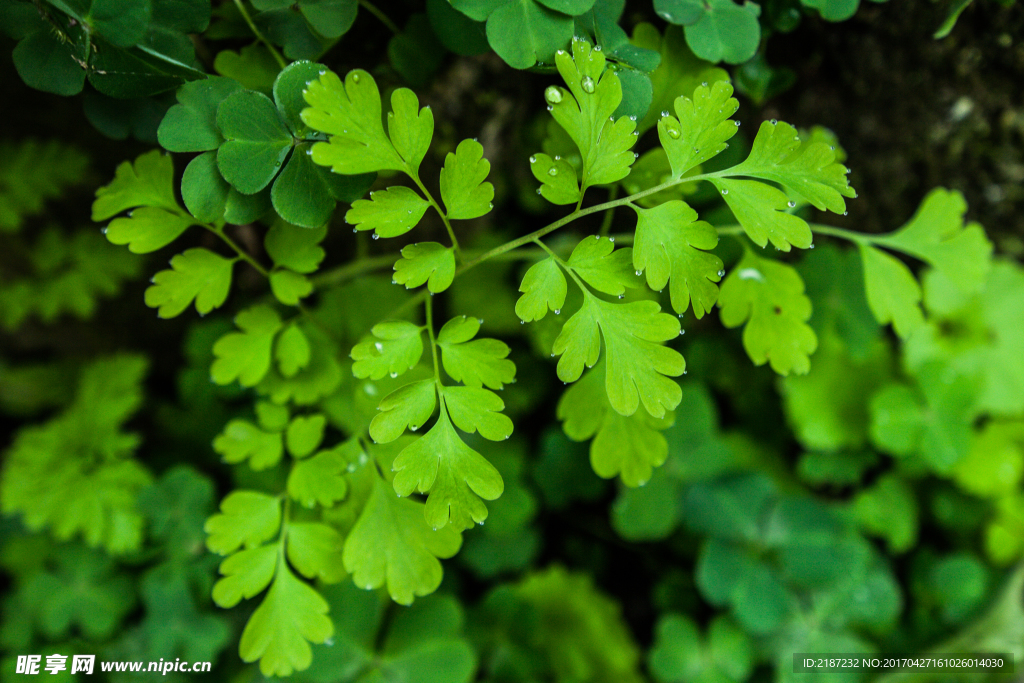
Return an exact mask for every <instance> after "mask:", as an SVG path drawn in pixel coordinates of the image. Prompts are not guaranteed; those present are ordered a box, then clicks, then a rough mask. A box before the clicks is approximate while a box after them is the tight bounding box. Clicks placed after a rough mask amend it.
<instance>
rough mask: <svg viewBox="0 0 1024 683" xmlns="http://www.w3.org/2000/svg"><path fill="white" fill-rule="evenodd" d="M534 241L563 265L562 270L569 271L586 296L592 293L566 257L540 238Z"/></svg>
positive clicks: (556, 261)
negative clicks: (567, 261) (566, 260)
mask: <svg viewBox="0 0 1024 683" xmlns="http://www.w3.org/2000/svg"><path fill="white" fill-rule="evenodd" d="M534 242H536V243H537V246H539V247H540V248H541V249H543V250H544V251H546V252H547V253H548V255H549V256H551V258H553V259H555V263H557V264H558V265H560V266H562V270H564V271H565V272H567V273H569V277H571V278H572V279H573V282H575V283H576V285H577V286H578V287H579V288H580V291H581V292H583V295H584V296H588V295H589V294H590V290H588V289H587V288H586V287H585V286H583V281H582V280H580V278H579V276H578V275H576V271H574V270H573V269H572V267H570V266H569V264H568V263H566V262H565V259H563V258H562V257H561V256H559V255H558V254H556V253H555V252H554V251H552V250H551V249H550V248H549V247H548V245H546V244H544V243H543V242H541V241H540V238H537V239H535V240H534Z"/></svg>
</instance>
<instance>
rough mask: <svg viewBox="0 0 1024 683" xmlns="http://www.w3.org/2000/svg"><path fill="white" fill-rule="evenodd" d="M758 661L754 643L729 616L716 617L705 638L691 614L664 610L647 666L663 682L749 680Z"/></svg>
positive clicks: (721, 682)
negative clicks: (685, 615) (672, 612)
mask: <svg viewBox="0 0 1024 683" xmlns="http://www.w3.org/2000/svg"><path fill="white" fill-rule="evenodd" d="M755 661H756V658H755V649H754V643H753V642H752V641H751V639H750V637H749V636H748V635H747V634H746V632H745V631H743V630H742V629H741V628H740V627H739V626H737V625H736V624H735V623H734V622H733V621H732V620H731V619H729V618H728V617H726V616H723V615H719V616H717V617H715V618H714V619H713V620H712V621H711V625H710V626H709V627H708V632H707V636H706V638H705V637H701V635H700V632H699V631H698V630H697V626H696V625H695V624H694V623H693V621H692V620H690V618H688V617H684V616H681V615H679V614H665V615H664V616H662V617H661V618H660V619H659V620H658V625H657V626H656V627H655V637H654V645H653V646H652V647H651V652H650V659H649V664H648V666H649V668H650V671H651V674H652V675H653V676H654V678H655V680H657V681H659V682H660V683H691V682H694V683H695V682H696V681H718V682H719V683H731V682H733V681H745V680H747V678H748V677H749V676H750V673H751V671H752V670H753V668H754V662H755Z"/></svg>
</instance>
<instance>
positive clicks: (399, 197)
mask: <svg viewBox="0 0 1024 683" xmlns="http://www.w3.org/2000/svg"><path fill="white" fill-rule="evenodd" d="M429 207H430V204H429V203H427V200H425V199H423V197H421V196H420V195H419V194H418V193H417V192H416V191H415V190H413V189H411V188H408V187H405V186H402V185H398V186H396V187H389V188H388V189H386V190H382V191H380V192H371V193H370V198H369V199H357V200H356V201H354V202H352V208H350V209H349V210H348V211H347V212H346V213H345V222H346V223H348V224H349V225H354V226H356V230H375V231H376V235H374V237H378V236H379V237H398V236H399V235H404V234H405V233H407V232H409V231H410V230H412V229H413V228H414V227H416V224H417V223H419V222H420V219H421V218H423V214H424V213H426V211H427V209H428V208H429Z"/></svg>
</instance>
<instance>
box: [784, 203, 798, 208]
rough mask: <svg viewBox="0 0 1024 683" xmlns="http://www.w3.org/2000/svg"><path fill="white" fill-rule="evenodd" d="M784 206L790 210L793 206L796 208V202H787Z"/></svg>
mask: <svg viewBox="0 0 1024 683" xmlns="http://www.w3.org/2000/svg"><path fill="white" fill-rule="evenodd" d="M786 206H788V207H789V208H791V209H792V208H793V207H794V206H796V202H792V201H791V202H787V203H786Z"/></svg>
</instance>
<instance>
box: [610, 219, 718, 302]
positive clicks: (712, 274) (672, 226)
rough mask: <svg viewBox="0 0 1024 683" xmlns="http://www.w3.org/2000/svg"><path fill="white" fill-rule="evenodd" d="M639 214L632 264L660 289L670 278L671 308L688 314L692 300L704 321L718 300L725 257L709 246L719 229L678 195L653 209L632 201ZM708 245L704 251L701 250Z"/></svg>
mask: <svg viewBox="0 0 1024 683" xmlns="http://www.w3.org/2000/svg"><path fill="white" fill-rule="evenodd" d="M630 206H631V207H632V208H633V210H634V211H636V214H637V222H636V238H635V241H634V242H633V265H634V266H635V267H636V268H637V270H642V271H645V272H646V275H647V284H648V285H650V287H651V289H653V290H655V291H658V292H660V291H661V290H662V289H663V288H664V287H665V285H666V284H667V283H668V282H669V278H671V286H670V288H669V292H670V294H671V298H672V308H673V310H675V312H676V313H685V312H686V309H687V308H688V307H689V306H690V304H691V302H692V305H693V314H694V315H695V316H696V317H697V319H698V320H699V319H700V318H702V317H704V314H705V313H706V312H708V311H710V310H711V307H712V306H714V305H715V302H716V301H717V300H718V286H717V285H716V284H715V283H716V282H718V281H720V280H721V279H722V275H723V274H724V272H723V270H722V260H721V259H720V258H718V257H717V256H715V255H714V254H708V253H706V250H709V249H714V248H715V247H717V246H718V233H717V232H716V231H715V229H714V228H713V227H712V226H711V225H710V224H708V223H706V222H704V221H698V220H697V212H696V211H694V210H693V209H691V208H690V206H689V205H688V204H686V202H683V201H679V200H673V201H668V202H665V203H664V204H660V205H658V206H656V207H654V208H652V209H641V208H640V207H638V206H635V205H632V204H631V205H630ZM701 250H704V251H701Z"/></svg>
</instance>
